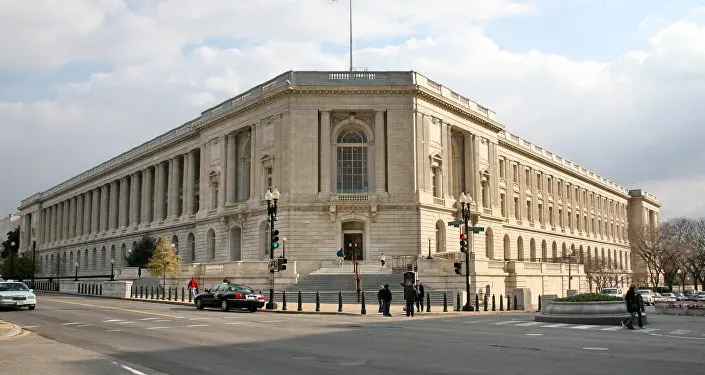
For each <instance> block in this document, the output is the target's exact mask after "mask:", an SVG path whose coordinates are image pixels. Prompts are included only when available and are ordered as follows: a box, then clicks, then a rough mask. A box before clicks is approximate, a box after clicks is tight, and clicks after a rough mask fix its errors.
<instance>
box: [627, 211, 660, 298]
mask: <svg viewBox="0 0 705 375" xmlns="http://www.w3.org/2000/svg"><path fill="white" fill-rule="evenodd" d="M629 241H630V243H631V245H632V251H633V253H634V255H635V256H637V257H639V259H638V260H637V261H636V262H633V263H634V264H635V266H636V265H639V263H642V262H643V264H641V265H642V266H644V267H645V269H635V275H634V276H635V278H638V274H639V273H640V271H641V272H644V273H645V274H646V275H647V276H648V281H649V284H650V285H651V286H653V287H658V286H659V279H660V276H661V274H662V273H663V272H662V271H663V264H662V263H661V260H662V252H663V248H664V246H665V244H664V237H663V236H662V235H661V230H659V228H652V227H650V226H648V225H644V226H635V227H631V228H630V229H629ZM634 268H636V267H634Z"/></svg>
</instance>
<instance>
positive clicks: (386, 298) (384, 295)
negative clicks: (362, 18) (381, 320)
mask: <svg viewBox="0 0 705 375" xmlns="http://www.w3.org/2000/svg"><path fill="white" fill-rule="evenodd" d="M379 293H380V294H381V297H380V299H381V300H382V314H383V315H384V316H392V314H391V313H390V312H389V307H390V305H391V304H392V291H391V290H389V284H384V287H383V288H382V290H380V292H379Z"/></svg>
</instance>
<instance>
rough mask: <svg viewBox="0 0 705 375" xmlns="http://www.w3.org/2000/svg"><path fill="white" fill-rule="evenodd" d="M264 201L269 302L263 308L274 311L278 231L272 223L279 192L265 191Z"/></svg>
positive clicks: (275, 306)
mask: <svg viewBox="0 0 705 375" xmlns="http://www.w3.org/2000/svg"><path fill="white" fill-rule="evenodd" d="M265 199H266V200H267V215H268V216H269V234H270V236H271V238H270V246H269V264H270V266H269V302H267V305H266V306H265V308H266V309H267V310H274V309H276V308H277V304H276V303H275V302H274V272H275V267H272V264H273V261H274V249H276V248H277V247H279V231H278V230H276V229H274V222H275V221H276V220H277V200H278V199H279V191H278V190H277V189H276V188H274V193H272V192H271V191H269V190H267V194H265Z"/></svg>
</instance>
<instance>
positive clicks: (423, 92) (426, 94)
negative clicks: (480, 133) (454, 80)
mask: <svg viewBox="0 0 705 375" xmlns="http://www.w3.org/2000/svg"><path fill="white" fill-rule="evenodd" d="M415 93H416V96H417V97H421V98H423V99H426V100H428V101H430V102H432V103H433V104H436V105H438V106H440V107H442V108H444V109H447V110H450V111H451V112H453V113H455V114H456V115H460V116H461V117H464V118H466V119H469V120H471V121H472V122H474V123H476V124H478V125H481V126H483V127H485V128H486V129H488V130H491V131H493V132H495V133H498V132H500V131H502V130H504V126H503V125H502V124H500V123H498V122H496V121H494V120H491V119H489V118H486V117H483V116H480V115H478V114H476V113H474V112H472V111H468V110H466V109H465V108H462V107H460V106H457V105H455V104H453V103H452V102H451V101H449V100H448V99H446V98H444V97H442V96H440V95H438V94H437V93H435V92H432V91H430V90H428V89H427V88H425V87H423V86H420V85H417V86H416V88H415Z"/></svg>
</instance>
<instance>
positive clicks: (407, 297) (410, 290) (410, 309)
mask: <svg viewBox="0 0 705 375" xmlns="http://www.w3.org/2000/svg"><path fill="white" fill-rule="evenodd" d="M401 285H402V286H403V287H404V301H406V316H407V317H408V316H414V302H416V289H415V288H414V285H413V284H404V283H402V284H401Z"/></svg>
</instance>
